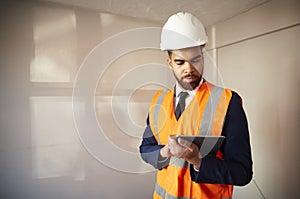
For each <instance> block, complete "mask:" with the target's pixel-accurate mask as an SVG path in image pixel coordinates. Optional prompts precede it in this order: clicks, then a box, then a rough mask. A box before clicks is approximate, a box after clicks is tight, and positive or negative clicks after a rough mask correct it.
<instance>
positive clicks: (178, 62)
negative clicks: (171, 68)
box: [175, 60, 184, 65]
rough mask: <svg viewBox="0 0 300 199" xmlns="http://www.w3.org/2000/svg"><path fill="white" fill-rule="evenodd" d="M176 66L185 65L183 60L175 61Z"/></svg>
mask: <svg viewBox="0 0 300 199" xmlns="http://www.w3.org/2000/svg"><path fill="white" fill-rule="evenodd" d="M175 64H177V65H183V64H184V61H183V60H175Z"/></svg>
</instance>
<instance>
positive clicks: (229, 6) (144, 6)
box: [40, 0, 270, 26]
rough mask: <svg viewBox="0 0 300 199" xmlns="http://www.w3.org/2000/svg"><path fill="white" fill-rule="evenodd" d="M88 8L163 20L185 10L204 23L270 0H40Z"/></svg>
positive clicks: (208, 24) (227, 16)
mask: <svg viewBox="0 0 300 199" xmlns="http://www.w3.org/2000/svg"><path fill="white" fill-rule="evenodd" d="M40 1H48V2H56V3H61V4H66V5H73V6H78V7H84V8H90V9H93V10H97V11H100V12H107V13H111V14H117V15H123V16H130V17H136V18H139V19H145V20H151V21H158V22H161V23H163V22H165V20H166V19H167V18H168V17H169V16H170V15H172V14H174V13H176V12H179V11H188V12H191V13H192V14H194V15H195V16H197V17H198V18H199V19H200V20H201V21H202V22H203V24H204V25H205V26H210V25H213V24H216V23H218V22H220V21H224V20H226V19H229V18H231V17H234V16H236V15H239V14H241V13H243V12H246V11H248V10H250V9H252V8H255V7H257V6H259V5H261V4H263V3H265V2H267V1H270V0H40Z"/></svg>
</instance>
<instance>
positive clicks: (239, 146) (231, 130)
mask: <svg viewBox="0 0 300 199" xmlns="http://www.w3.org/2000/svg"><path fill="white" fill-rule="evenodd" d="M222 135H224V136H225V137H226V138H225V140H224V143H223V144H222V146H221V149H220V150H221V152H222V153H223V159H222V160H221V159H219V158H216V157H204V158H203V159H202V163H201V166H200V169H199V172H196V171H195V170H194V169H193V165H191V169H190V171H191V178H192V180H193V181H195V182H198V183H212V184H231V185H237V186H243V185H246V184H248V183H249V182H250V181H251V179H252V175H253V172H252V157H251V147H250V138H249V132H248V123H247V118H246V115H245V112H244V109H243V107H242V101H241V98H240V96H239V95H238V94H236V93H233V95H232V98H231V101H230V103H229V107H228V110H227V113H226V117H225V122H224V126H223V130H222Z"/></svg>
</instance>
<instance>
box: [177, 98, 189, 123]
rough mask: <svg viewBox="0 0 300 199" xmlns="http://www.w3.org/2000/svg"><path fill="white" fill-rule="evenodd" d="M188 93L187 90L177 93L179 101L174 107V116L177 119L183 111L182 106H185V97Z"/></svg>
mask: <svg viewBox="0 0 300 199" xmlns="http://www.w3.org/2000/svg"><path fill="white" fill-rule="evenodd" d="M188 95H189V94H188V93H187V92H181V93H179V101H178V104H177V106H176V108H175V116H176V119H177V120H178V119H179V117H180V116H181V113H182V112H183V111H184V108H185V98H186V97H187V96H188Z"/></svg>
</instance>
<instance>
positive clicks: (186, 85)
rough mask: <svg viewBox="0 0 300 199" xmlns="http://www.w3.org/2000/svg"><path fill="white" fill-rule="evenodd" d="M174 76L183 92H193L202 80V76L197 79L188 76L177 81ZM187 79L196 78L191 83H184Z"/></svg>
mask: <svg viewBox="0 0 300 199" xmlns="http://www.w3.org/2000/svg"><path fill="white" fill-rule="evenodd" d="M174 76H175V78H176V80H177V82H178V83H179V85H180V86H181V87H182V88H183V89H185V90H194V89H195V88H197V86H198V85H199V83H200V81H201V79H202V76H200V77H199V76H197V75H193V74H188V75H186V76H184V77H183V78H181V79H179V78H178V77H177V76H176V75H175V74H174ZM187 77H194V78H196V80H195V81H193V82H184V81H183V79H184V78H187Z"/></svg>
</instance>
